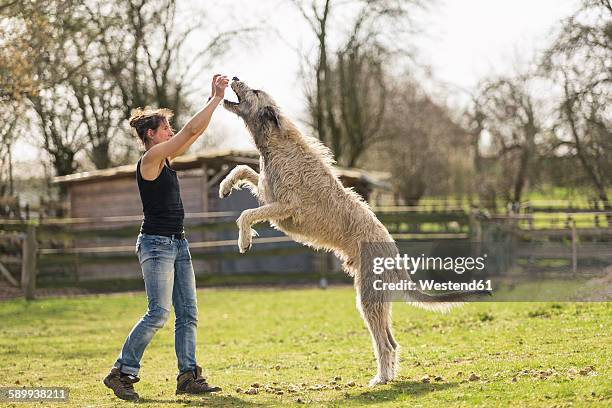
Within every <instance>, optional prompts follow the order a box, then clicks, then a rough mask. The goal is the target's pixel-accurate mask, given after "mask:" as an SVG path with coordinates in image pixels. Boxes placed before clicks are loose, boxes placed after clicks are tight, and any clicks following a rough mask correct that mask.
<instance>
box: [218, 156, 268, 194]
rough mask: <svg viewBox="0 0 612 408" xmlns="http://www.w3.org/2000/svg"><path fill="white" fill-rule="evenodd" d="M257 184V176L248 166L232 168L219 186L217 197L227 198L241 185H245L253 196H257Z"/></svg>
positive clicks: (242, 165)
mask: <svg viewBox="0 0 612 408" xmlns="http://www.w3.org/2000/svg"><path fill="white" fill-rule="evenodd" d="M258 183H259V174H257V172H256V171H255V170H253V169H252V168H250V167H249V166H247V165H244V164H241V165H240V166H236V167H234V168H233V169H232V171H230V172H229V174H228V175H227V176H225V178H224V179H223V181H222V182H221V183H220V184H219V197H221V198H224V197H227V196H228V195H230V193H231V192H232V190H233V189H235V188H239V187H240V185H241V184H246V185H247V186H248V187H249V189H250V190H251V192H252V193H253V195H257V184H258Z"/></svg>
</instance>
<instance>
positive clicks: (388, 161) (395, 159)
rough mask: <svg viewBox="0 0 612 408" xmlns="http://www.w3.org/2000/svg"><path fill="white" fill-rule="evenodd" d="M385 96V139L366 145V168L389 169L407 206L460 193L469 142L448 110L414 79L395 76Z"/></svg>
mask: <svg viewBox="0 0 612 408" xmlns="http://www.w3.org/2000/svg"><path fill="white" fill-rule="evenodd" d="M387 99H388V102H387V103H388V109H387V110H386V112H385V117H384V121H383V129H382V132H383V134H384V135H385V137H386V139H385V143H380V144H378V145H376V146H375V147H373V148H372V149H369V153H367V154H366V157H367V158H368V162H369V164H368V166H367V167H368V168H376V169H378V170H385V171H388V172H390V173H391V174H392V176H393V178H392V180H393V184H394V187H395V189H396V190H397V191H398V192H399V194H400V196H401V197H402V199H403V201H404V203H406V204H408V205H416V204H418V202H419V200H420V199H421V198H422V197H423V196H424V195H425V194H432V195H448V194H453V193H461V192H463V191H464V190H465V186H464V184H465V179H467V178H468V172H469V169H470V165H471V163H469V160H468V159H469V156H470V155H469V153H470V151H469V150H470V140H469V136H468V134H467V132H466V131H465V130H464V129H463V128H462V127H461V126H459V125H458V124H456V123H455V122H454V121H453V119H452V115H451V112H450V110H449V109H448V108H447V107H446V106H444V105H442V104H439V103H436V102H435V101H434V100H433V99H432V98H431V97H429V96H428V95H427V94H426V93H425V92H424V91H423V90H422V89H421V88H420V87H419V85H418V83H417V82H416V81H415V80H407V79H404V80H396V81H395V82H394V86H393V87H392V88H389V90H388V93H387Z"/></svg>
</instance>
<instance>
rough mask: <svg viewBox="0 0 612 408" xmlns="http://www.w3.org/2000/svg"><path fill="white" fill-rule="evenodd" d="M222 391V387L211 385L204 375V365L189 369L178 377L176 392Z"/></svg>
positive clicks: (202, 392) (201, 392)
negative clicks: (193, 369) (192, 369)
mask: <svg viewBox="0 0 612 408" xmlns="http://www.w3.org/2000/svg"><path fill="white" fill-rule="evenodd" d="M217 391H221V388H220V387H211V386H210V385H208V383H207V382H206V379H205V378H204V377H202V367H200V366H196V369H195V371H187V372H184V373H183V374H180V375H179V376H178V377H177V378H176V394H177V395H178V394H204V393H207V392H217Z"/></svg>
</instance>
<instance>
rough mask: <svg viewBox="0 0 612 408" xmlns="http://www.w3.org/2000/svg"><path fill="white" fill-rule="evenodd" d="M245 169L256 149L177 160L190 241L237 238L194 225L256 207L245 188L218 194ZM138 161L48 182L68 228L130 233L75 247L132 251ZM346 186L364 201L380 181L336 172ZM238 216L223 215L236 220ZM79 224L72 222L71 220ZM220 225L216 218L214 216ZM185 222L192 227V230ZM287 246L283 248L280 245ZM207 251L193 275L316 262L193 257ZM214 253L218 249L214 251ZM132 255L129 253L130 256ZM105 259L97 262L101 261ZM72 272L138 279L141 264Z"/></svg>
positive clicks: (81, 237)
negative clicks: (57, 187) (233, 173)
mask: <svg viewBox="0 0 612 408" xmlns="http://www.w3.org/2000/svg"><path fill="white" fill-rule="evenodd" d="M239 164H246V165H249V166H251V167H253V168H254V169H255V170H257V169H258V167H259V154H258V153H257V152H255V151H237V150H215V151H208V152H205V153H197V154H192V155H185V156H181V157H177V158H176V159H175V160H173V161H172V163H171V167H172V168H173V169H174V170H176V171H177V172H178V174H179V180H180V185H181V196H182V200H183V206H184V208H185V229H186V232H187V238H188V240H189V241H190V245H191V243H192V242H193V243H203V242H210V241H217V242H218V241H224V240H226V241H229V240H233V239H235V238H236V237H237V230H236V228H235V225H233V226H230V228H226V229H224V230H220V229H217V228H213V230H212V231H211V230H210V229H206V228H201V227H197V228H196V227H195V225H200V226H201V225H202V224H203V223H204V224H205V223H206V222H207V220H208V218H206V217H207V216H208V215H210V214H211V213H214V214H212V215H213V216H215V217H216V215H217V214H219V213H221V214H223V213H226V214H236V213H237V212H239V211H241V210H244V209H246V208H252V207H256V206H257V205H258V204H257V201H256V200H255V199H254V198H253V197H252V195H251V194H250V193H249V192H248V191H234V192H233V193H232V195H231V196H229V197H227V198H225V199H220V198H219V197H218V189H219V183H220V181H221V180H222V179H223V177H225V175H226V174H227V173H228V172H229V171H230V170H231V169H232V168H234V167H235V166H236V165H239ZM135 171H136V164H131V165H126V166H120V167H115V168H110V169H104V170H96V171H90V172H83V173H76V174H71V175H68V176H62V177H55V178H54V180H53V182H54V183H57V184H61V185H63V186H65V187H66V190H67V192H68V194H67V201H68V202H67V203H66V208H67V210H68V216H69V218H71V219H73V222H72V224H71V225H72V227H71V228H72V230H73V231H74V232H79V231H81V232H85V231H88V230H95V231H103V230H109V232H112V231H114V230H121V229H123V231H125V230H126V228H127V231H129V233H127V234H126V233H123V234H118V236H113V235H112V234H102V233H100V234H98V235H95V236H92V234H77V236H78V238H76V239H75V240H74V247H76V248H97V247H126V246H130V245H131V246H133V245H134V243H135V240H136V235H137V234H138V229H139V227H140V222H141V220H142V204H141V202H140V196H139V193H138V188H137V185H136V176H135ZM337 172H338V174H339V176H340V178H341V180H342V183H343V184H344V185H345V186H348V187H352V188H354V189H355V191H357V192H358V193H359V194H361V195H362V196H363V197H364V198H365V199H368V197H369V196H370V194H371V192H372V191H373V190H374V189H381V188H385V187H386V184H385V183H384V181H380V177H375V176H373V175H372V174H370V173H367V172H365V171H363V170H359V169H337ZM235 218H236V217H235V215H231V216H230V217H229V218H226V220H227V221H231V222H232V223H233V221H234V220H235ZM74 219H77V220H74ZM213 221H214V222H218V221H219V219H213ZM190 225H194V227H191V228H190ZM257 229H258V232H259V233H260V235H263V236H264V237H265V236H279V235H281V234H279V233H278V232H276V231H272V230H271V229H270V228H263V231H262V228H261V227H259V228H257ZM288 244H290V243H280V244H277V245H280V246H283V245H285V246H286V245H288ZM205 250H206V245H200V247H198V246H197V245H195V246H194V245H192V251H191V252H192V256H193V258H194V261H193V262H194V269H195V270H196V274H212V273H214V274H233V273H243V272H257V271H261V270H266V271H268V272H270V271H274V270H277V271H279V272H291V271H292V270H294V271H300V272H306V271H312V270H313V269H316V268H317V267H318V266H316V263H317V262H318V261H317V260H316V259H315V258H316V257H313V256H312V253H311V251H310V250H307V251H305V252H304V253H303V254H302V255H300V256H297V255H291V257H288V256H286V255H285V256H280V257H276V258H277V259H262V258H261V257H242V258H236V259H224V260H222V261H212V260H210V259H204V258H206V257H204V258H202V259H200V258H201V257H198V256H194V252H195V253H198V252H202V251H205ZM217 250H218V248H217ZM225 251H232V252H237V251H236V248H235V246H232V247H226V248H225ZM132 255H133V254H132ZM101 258H102V257H101ZM76 268H77V270H76V271H75V272H74V273H75V274H76V276H78V279H79V280H97V279H116V278H135V277H139V276H140V267H139V265H138V262H137V259H136V257H134V256H132V257H131V258H130V259H126V260H125V262H122V263H116V262H112V263H109V262H106V261H104V260H103V259H100V262H92V261H91V259H89V260H88V261H87V262H79V263H78V265H77V266H76Z"/></svg>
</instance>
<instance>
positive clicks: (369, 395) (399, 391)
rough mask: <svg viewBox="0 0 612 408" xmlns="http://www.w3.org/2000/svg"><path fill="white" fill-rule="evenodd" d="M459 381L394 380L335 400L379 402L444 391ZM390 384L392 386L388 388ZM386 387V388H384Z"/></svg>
mask: <svg viewBox="0 0 612 408" xmlns="http://www.w3.org/2000/svg"><path fill="white" fill-rule="evenodd" d="M457 385H458V383H430V384H424V383H422V382H420V381H401V380H400V381H394V382H392V383H389V385H388V386H379V389H376V388H374V389H371V390H368V391H364V392H362V393H360V394H357V395H348V396H345V397H343V398H339V399H337V400H336V401H335V402H338V403H340V402H341V401H343V402H347V401H354V402H358V403H360V404H379V403H380V402H383V401H392V400H395V399H397V398H398V397H399V396H401V395H407V396H412V397H419V396H421V395H424V394H427V393H430V392H434V391H442V390H445V389H448V388H451V387H456V386H457ZM389 386H390V388H388V387H389ZM383 387H384V388H383Z"/></svg>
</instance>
